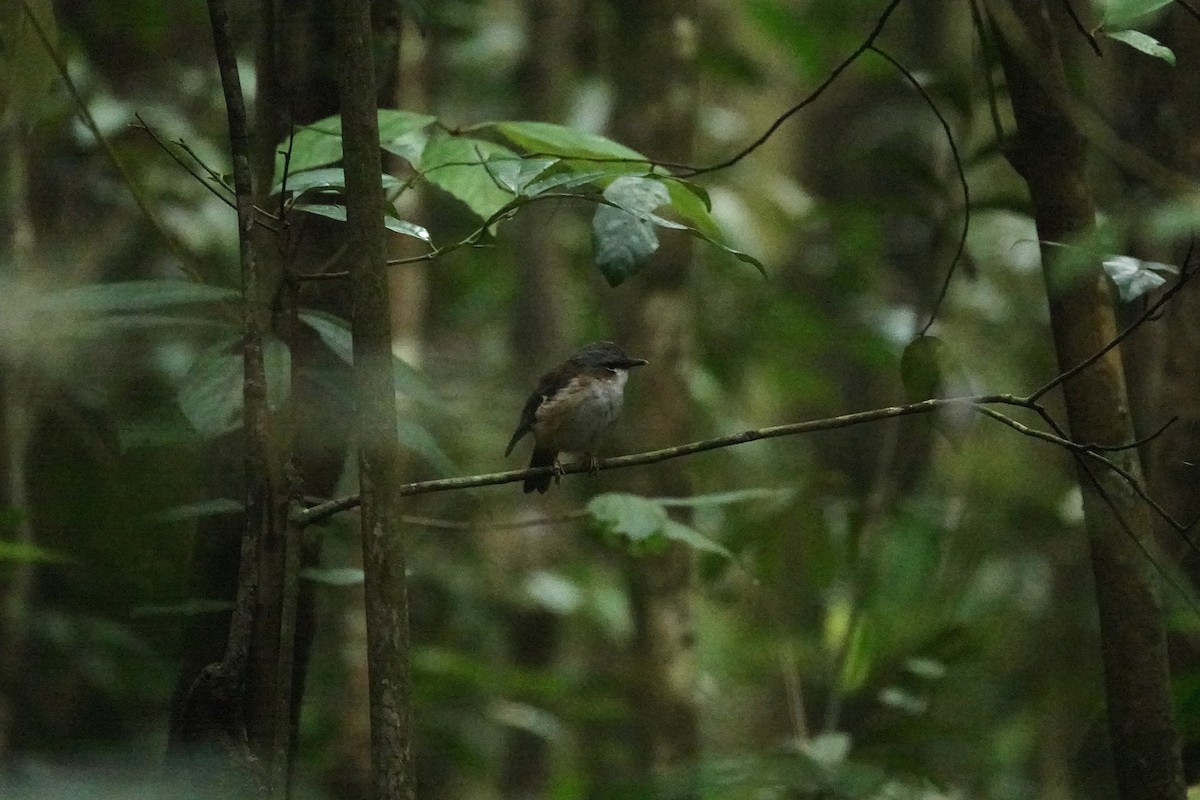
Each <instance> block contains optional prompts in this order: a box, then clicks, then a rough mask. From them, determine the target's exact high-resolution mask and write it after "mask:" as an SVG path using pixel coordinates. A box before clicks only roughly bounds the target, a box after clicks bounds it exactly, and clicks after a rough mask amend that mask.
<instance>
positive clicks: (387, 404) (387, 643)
mask: <svg viewBox="0 0 1200 800" xmlns="http://www.w3.org/2000/svg"><path fill="white" fill-rule="evenodd" d="M336 29H337V41H338V50H339V55H340V58H339V89H340V96H341V106H342V137H343V139H342V150H343V155H344V167H345V174H346V212H347V234H348V239H347V253H346V256H347V261H348V264H349V267H350V283H351V298H352V309H353V311H352V325H353V332H354V388H355V395H356V410H355V418H356V421H357V423H358V426H357V433H358V442H357V446H358V465H359V482H360V490H361V494H362V506H361V512H360V514H361V521H362V537H363V571H364V575H365V581H364V593H365V599H366V623H367V661H368V681H369V694H370V708H371V713H370V715H371V796H372V798H374V800H404V798H411V797H412V796H413V782H412V774H411V752H412V745H411V739H412V694H411V687H410V676H409V661H408V658H409V629H408V596H407V586H406V583H405V546H404V539H403V538H402V534H401V530H400V520H399V502H398V500H399V493H398V488H399V475H398V470H397V454H398V449H399V448H398V441H397V428H396V390H395V385H394V381H393V372H392V326H391V319H390V314H389V305H390V301H389V297H388V282H387V257H386V249H385V245H384V230H385V229H384V224H383V216H382V214H381V212H380V209H381V208H383V186H382V183H381V182H380V173H381V170H382V161H381V157H380V148H379V129H378V121H377V119H376V104H375V97H376V95H375V75H374V57H373V53H372V45H373V40H372V35H371V31H372V27H371V4H370V2H369V0H347V2H345V3H342V4H340V5H339V6H338V9H337V12H336Z"/></svg>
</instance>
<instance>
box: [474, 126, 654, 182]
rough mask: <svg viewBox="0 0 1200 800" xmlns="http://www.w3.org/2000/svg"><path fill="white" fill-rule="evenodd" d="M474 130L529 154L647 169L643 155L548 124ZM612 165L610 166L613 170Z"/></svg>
mask: <svg viewBox="0 0 1200 800" xmlns="http://www.w3.org/2000/svg"><path fill="white" fill-rule="evenodd" d="M475 129H476V130H481V129H483V130H487V129H491V130H494V131H496V132H497V133H499V134H500V135H501V136H503V137H504V138H506V139H508V140H509V141H510V142H512V143H513V144H515V145H518V146H519V147H522V148H524V149H525V150H527V151H528V152H530V153H532V154H537V155H547V156H556V157H558V158H576V159H586V160H599V161H601V162H603V161H607V160H617V161H624V162H632V163H631V164H627V165H626V167H627V168H628V167H630V166H631V167H632V168H634V169H636V170H637V171H642V172H644V171H645V170H646V168H647V166H648V160H647V159H646V157H645V156H644V155H642V154H641V153H639V152H638V151H636V150H633V149H631V148H629V147H626V146H625V145H623V144H620V143H618V142H614V141H613V140H611V139H606V138H605V137H603V136H600V135H598V134H595V133H587V132H586V131H579V130H575V129H574V128H568V127H566V126H564V125H555V124H553V123H550V122H528V121H526V122H520V121H505V122H485V123H482V124H480V125H477V126H476V127H475ZM616 166H617V165H616V164H614V167H616Z"/></svg>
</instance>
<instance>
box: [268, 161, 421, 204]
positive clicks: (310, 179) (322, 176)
mask: <svg viewBox="0 0 1200 800" xmlns="http://www.w3.org/2000/svg"><path fill="white" fill-rule="evenodd" d="M380 181H381V182H382V183H383V188H384V189H396V188H399V187H401V186H403V185H404V182H403V181H401V180H400V179H399V178H397V177H396V176H395V175H389V174H387V173H386V172H385V173H383V174H381V175H380ZM345 188H346V172H345V170H343V169H342V168H341V167H322V168H321V169H310V170H305V171H304V172H296V171H294V170H293V172H292V174H291V175H289V176H288V182H287V189H288V191H289V192H292V193H293V194H294V195H295V196H297V197H299V196H300V195H302V194H304V193H305V192H311V191H313V190H321V189H334V190H337V191H339V192H340V191H344V190H345ZM282 189H283V184H282V182H280V183H277V184H275V187H274V188H273V189H272V190H271V191H272V193H275V194H278V193H279V191H281V190H282Z"/></svg>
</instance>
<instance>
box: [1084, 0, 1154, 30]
mask: <svg viewBox="0 0 1200 800" xmlns="http://www.w3.org/2000/svg"><path fill="white" fill-rule="evenodd" d="M1172 2H1173V0H1095V4H1096V6H1097V7H1098V10H1099V11H1100V27H1101V28H1103V29H1107V30H1118V29H1121V28H1128V27H1129V26H1130V24H1131V23H1133V22H1134V21H1135V20H1138V19H1140V18H1141V17H1144V16H1146V15H1148V14H1152V13H1154V12H1155V11H1157V10H1158V9H1160V8H1162V7H1163V6H1167V5H1170V4H1171V3H1172Z"/></svg>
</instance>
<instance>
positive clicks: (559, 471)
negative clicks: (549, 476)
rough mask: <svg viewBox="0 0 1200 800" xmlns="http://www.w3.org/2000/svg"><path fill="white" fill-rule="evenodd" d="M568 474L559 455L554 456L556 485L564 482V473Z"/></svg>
mask: <svg viewBox="0 0 1200 800" xmlns="http://www.w3.org/2000/svg"><path fill="white" fill-rule="evenodd" d="M566 474H567V473H566V472H564V471H563V465H562V462H561V461H559V459H558V456H555V457H554V485H555V486H557V485H559V484H560V483H562V477H563V475H566Z"/></svg>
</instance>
